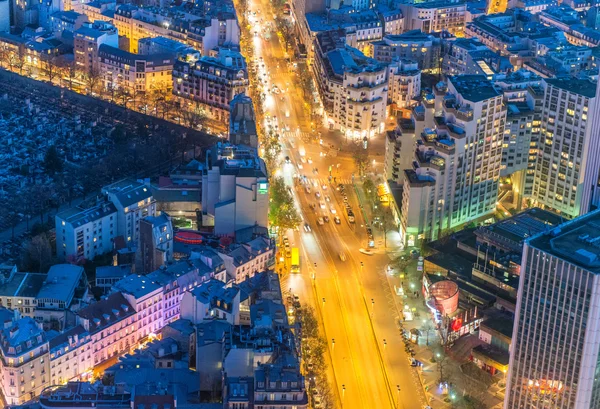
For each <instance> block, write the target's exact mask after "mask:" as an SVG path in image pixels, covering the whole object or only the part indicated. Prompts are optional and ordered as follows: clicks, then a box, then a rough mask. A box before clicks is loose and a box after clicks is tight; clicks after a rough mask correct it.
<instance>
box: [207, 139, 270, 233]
mask: <svg viewBox="0 0 600 409" xmlns="http://www.w3.org/2000/svg"><path fill="white" fill-rule="evenodd" d="M268 209H269V181H268V178H267V172H266V168H265V162H264V161H263V160H262V159H261V158H260V157H259V156H258V153H257V151H256V149H254V148H250V147H247V146H244V145H230V144H227V143H218V144H217V145H215V146H213V147H212V148H211V149H210V150H208V151H207V152H206V161H205V170H204V171H203V174H202V225H204V226H210V225H213V226H214V233H215V234H218V235H228V236H234V235H235V234H236V232H237V231H239V230H242V229H246V228H252V227H255V226H262V227H266V226H267V225H268V220H267V215H268Z"/></svg>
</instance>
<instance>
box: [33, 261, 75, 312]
mask: <svg viewBox="0 0 600 409" xmlns="http://www.w3.org/2000/svg"><path fill="white" fill-rule="evenodd" d="M84 274H85V272H84V271H83V267H81V266H75V265H73V264H56V265H53V266H52V267H50V270H49V271H48V277H47V278H46V282H45V283H44V285H43V286H42V288H41V290H40V292H39V293H38V295H37V298H38V299H50V300H57V301H62V302H64V303H65V304H68V303H69V302H70V301H71V299H72V298H73V294H74V293H75V288H77V284H78V283H79V281H80V280H81V278H82V277H83V275H84ZM65 307H68V305H65Z"/></svg>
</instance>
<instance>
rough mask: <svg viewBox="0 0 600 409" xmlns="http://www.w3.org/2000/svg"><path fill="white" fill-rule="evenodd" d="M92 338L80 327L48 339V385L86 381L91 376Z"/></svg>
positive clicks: (92, 362) (92, 367) (92, 364)
mask: <svg viewBox="0 0 600 409" xmlns="http://www.w3.org/2000/svg"><path fill="white" fill-rule="evenodd" d="M92 347H93V343H92V336H91V335H90V333H89V332H87V331H86V330H85V328H83V326H81V325H77V326H75V327H73V328H71V329H70V330H68V331H65V332H64V333H62V334H60V335H57V336H55V337H54V338H52V339H50V384H51V385H63V384H65V383H67V382H68V381H71V380H80V379H82V380H87V379H88V378H89V377H90V376H91V375H92V370H93V369H94V360H93V357H92V353H93V351H92Z"/></svg>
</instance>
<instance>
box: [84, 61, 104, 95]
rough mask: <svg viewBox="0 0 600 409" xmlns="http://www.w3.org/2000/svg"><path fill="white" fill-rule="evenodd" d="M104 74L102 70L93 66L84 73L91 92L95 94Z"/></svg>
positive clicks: (85, 81)
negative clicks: (101, 72)
mask: <svg viewBox="0 0 600 409" xmlns="http://www.w3.org/2000/svg"><path fill="white" fill-rule="evenodd" d="M101 81H102V76H101V75H100V71H99V70H98V69H97V68H95V67H92V68H90V69H89V70H88V71H87V72H86V73H84V74H83V82H84V83H85V85H86V87H87V89H88V91H89V93H90V94H94V93H95V92H96V90H97V89H98V86H99V85H100V84H101Z"/></svg>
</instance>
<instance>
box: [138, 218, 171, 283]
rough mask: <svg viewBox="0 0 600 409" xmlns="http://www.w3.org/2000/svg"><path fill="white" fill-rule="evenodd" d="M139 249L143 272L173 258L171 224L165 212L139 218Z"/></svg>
mask: <svg viewBox="0 0 600 409" xmlns="http://www.w3.org/2000/svg"><path fill="white" fill-rule="evenodd" d="M139 251H140V256H141V259H142V260H141V262H142V272H144V273H149V272H151V271H154V270H156V269H157V268H159V267H160V266H161V265H163V264H166V263H168V262H170V261H172V260H173V224H172V223H171V218H170V217H169V215H168V214H167V213H165V212H162V213H161V214H160V216H148V217H145V218H143V219H142V220H140V244H139Z"/></svg>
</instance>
